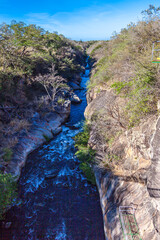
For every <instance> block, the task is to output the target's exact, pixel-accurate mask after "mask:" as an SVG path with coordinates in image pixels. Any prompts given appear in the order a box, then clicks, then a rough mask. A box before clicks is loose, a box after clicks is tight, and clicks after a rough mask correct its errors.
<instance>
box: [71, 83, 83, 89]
mask: <svg viewBox="0 0 160 240" xmlns="http://www.w3.org/2000/svg"><path fill="white" fill-rule="evenodd" d="M69 86H70V87H72V88H73V89H74V90H80V89H82V88H81V87H80V86H78V85H77V84H76V83H74V82H70V83H69Z"/></svg>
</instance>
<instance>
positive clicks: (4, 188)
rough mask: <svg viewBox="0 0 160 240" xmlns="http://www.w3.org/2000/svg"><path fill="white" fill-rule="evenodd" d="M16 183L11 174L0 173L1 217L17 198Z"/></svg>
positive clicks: (0, 217)
mask: <svg viewBox="0 0 160 240" xmlns="http://www.w3.org/2000/svg"><path fill="white" fill-rule="evenodd" d="M16 196H17V194H16V183H15V181H14V179H13V177H12V175H11V174H2V173H0V219H2V217H3V213H4V211H5V210H6V209H7V208H8V207H9V206H10V205H12V203H13V202H14V201H15V199H16Z"/></svg>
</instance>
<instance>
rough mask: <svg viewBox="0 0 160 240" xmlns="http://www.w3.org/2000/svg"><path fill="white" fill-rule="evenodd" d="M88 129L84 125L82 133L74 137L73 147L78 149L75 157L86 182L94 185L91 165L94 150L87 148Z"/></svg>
mask: <svg viewBox="0 0 160 240" xmlns="http://www.w3.org/2000/svg"><path fill="white" fill-rule="evenodd" d="M89 133H90V127H89V126H88V125H87V124H85V125H84V127H83V132H80V133H79V134H77V135H76V136H75V146H76V147H77V148H78V151H77V152H76V156H77V157H78V159H79V160H80V161H81V163H80V169H81V170H82V171H83V173H84V174H85V176H86V178H87V180H88V181H89V182H91V183H92V184H94V185H95V184H96V181H95V177H94V172H93V169H92V164H93V163H94V157H95V150H93V149H92V148H90V147H89V146H88V140H89Z"/></svg>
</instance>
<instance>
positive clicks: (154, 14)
mask: <svg viewBox="0 0 160 240" xmlns="http://www.w3.org/2000/svg"><path fill="white" fill-rule="evenodd" d="M142 14H143V15H144V18H145V20H149V21H150V20H151V19H157V18H159V17H160V7H157V8H156V7H155V6H154V5H152V4H150V5H149V8H148V9H146V10H144V11H142Z"/></svg>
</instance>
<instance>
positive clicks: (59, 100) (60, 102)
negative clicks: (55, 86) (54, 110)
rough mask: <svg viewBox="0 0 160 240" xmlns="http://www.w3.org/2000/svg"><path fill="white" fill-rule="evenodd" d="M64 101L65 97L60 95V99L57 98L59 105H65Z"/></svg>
mask: <svg viewBox="0 0 160 240" xmlns="http://www.w3.org/2000/svg"><path fill="white" fill-rule="evenodd" d="M64 102H65V99H64V98H62V97H59V98H58V100H57V103H58V104H59V105H63V104H64Z"/></svg>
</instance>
